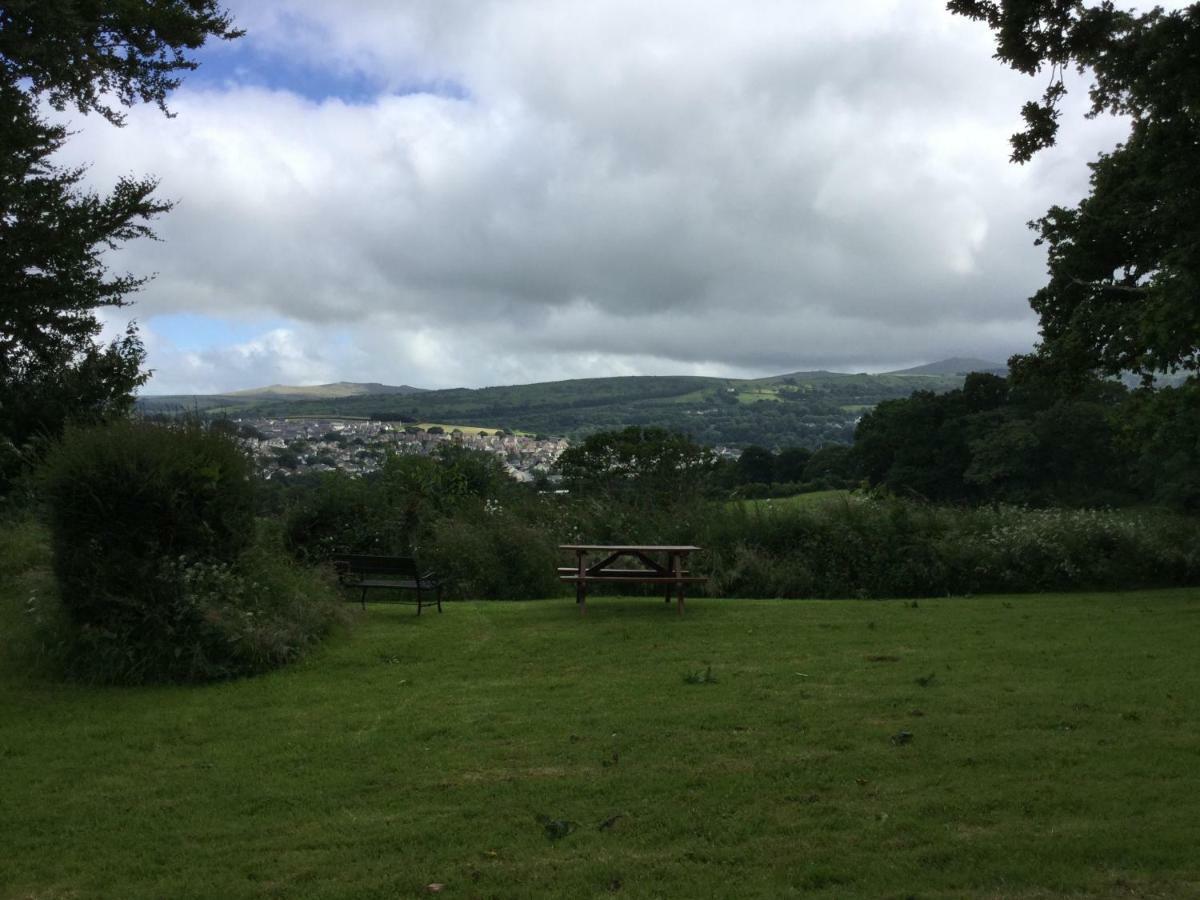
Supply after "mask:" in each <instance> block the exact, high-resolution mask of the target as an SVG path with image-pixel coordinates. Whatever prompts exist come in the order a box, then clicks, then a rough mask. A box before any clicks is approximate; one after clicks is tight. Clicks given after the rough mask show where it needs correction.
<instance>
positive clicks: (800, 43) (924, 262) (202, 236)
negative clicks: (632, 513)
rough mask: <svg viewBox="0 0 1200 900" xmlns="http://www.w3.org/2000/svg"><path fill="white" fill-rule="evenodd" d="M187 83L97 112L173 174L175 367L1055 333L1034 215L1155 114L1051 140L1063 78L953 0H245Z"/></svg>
mask: <svg viewBox="0 0 1200 900" xmlns="http://www.w3.org/2000/svg"><path fill="white" fill-rule="evenodd" d="M226 6H227V8H228V9H229V11H230V12H231V13H232V14H233V17H234V19H235V21H236V22H237V24H238V25H239V26H240V27H243V28H245V29H246V31H247V34H246V36H245V37H244V38H242V39H240V40H237V41H234V42H221V43H218V44H215V45H213V44H209V45H207V46H205V47H204V48H202V49H201V50H200V51H199V52H198V54H197V56H196V58H197V59H198V60H199V62H200V63H201V66H200V68H199V69H198V70H197V71H196V72H195V73H192V74H190V75H188V76H187V78H186V79H185V82H184V84H183V85H182V87H181V88H180V89H179V90H178V91H176V92H175V93H174V94H173V95H172V97H171V100H170V107H171V110H172V111H173V112H174V113H175V116H174V118H170V119H168V118H165V117H164V116H163V115H162V114H161V113H160V112H159V111H158V110H157V109H156V108H154V107H139V108H135V109H134V110H132V111H130V113H129V115H128V120H127V124H126V126H125V127H124V128H115V127H113V126H111V125H109V124H108V123H106V122H104V121H103V120H101V119H99V118H98V117H95V116H82V115H80V114H79V113H73V114H71V115H69V116H68V117H67V118H68V119H69V121H70V125H71V128H72V130H73V131H74V136H73V137H72V138H71V140H70V141H69V142H68V145H67V147H66V148H65V149H64V150H63V151H62V153H61V156H62V159H63V161H64V162H67V163H87V164H88V165H89V166H90V168H89V170H88V176H87V177H88V180H89V182H90V184H91V185H92V186H93V187H94V189H95V190H97V191H105V190H107V189H108V188H110V187H111V185H112V183H113V182H114V181H115V179H117V178H118V177H120V176H122V175H130V174H132V175H145V174H153V175H154V176H156V177H157V178H159V179H160V184H159V189H158V195H159V196H161V197H163V198H167V199H171V200H174V201H176V203H177V205H176V207H175V209H173V210H172V211H171V212H170V213H169V214H167V215H166V216H164V217H162V218H160V219H159V220H157V222H156V223H155V228H156V232H157V235H158V238H159V240H157V241H146V240H142V241H136V242H133V243H130V244H128V245H127V246H125V247H123V248H121V249H119V250H117V251H115V252H112V253H110V254H109V255H108V259H107V262H108V264H109V265H110V267H111V268H112V269H114V270H116V271H122V272H124V271H129V272H133V273H135V274H154V275H155V277H154V279H153V281H152V282H151V283H150V284H149V285H148V286H147V287H145V288H144V289H143V290H142V291H141V292H140V293H139V294H137V295H136V297H135V298H134V300H135V302H134V303H133V304H132V305H130V306H128V307H123V308H120V309H115V310H108V311H106V312H105V314H104V321H105V323H106V326H107V328H108V330H109V332H110V333H115V332H117V331H119V330H121V329H123V327H124V325H125V323H126V322H127V321H128V320H129V319H130V318H134V319H136V320H137V322H138V326H139V329H140V331H141V334H142V338H143V340H144V342H145V344H146V348H147V352H148V361H147V364H148V366H149V367H150V368H151V369H152V370H153V372H154V374H153V376H152V378H151V380H150V382H149V384H148V385H147V387H146V388H145V389H144V392H145V393H151V394H176V393H185V394H193V393H216V392H221V391H228V390H235V389H239V388H250V387H257V386H261V385H267V384H273V383H284V384H318V383H325V382H331V381H377V382H383V383H387V384H411V385H416V386H419V387H426V388H441V387H459V386H461V387H479V386H484V385H493V384H519V383H527V382H535V381H551V380H558V379H562V378H580V377H599V376H609V375H633V374H646V375H654V374H699V375H715V376H720V377H757V376H762V375H771V374H782V373H785V372H793V371H804V370H812V369H830V370H834V371H847V372H854V371H886V370H890V369H896V368H901V367H904V366H908V365H914V364H918V363H923V362H929V361H932V360H936V359H941V358H945V357H949V356H974V357H980V358H983V359H988V360H995V361H1003V360H1005V359H1007V358H1008V357H1009V356H1010V355H1011V354H1013V353H1018V352H1025V351H1027V350H1029V349H1030V348H1031V347H1032V345H1033V344H1034V342H1035V341H1036V338H1037V320H1036V317H1035V316H1034V314H1033V313H1032V311H1031V310H1030V308H1029V305H1028V298H1029V296H1030V295H1031V294H1032V293H1033V292H1034V291H1035V290H1037V288H1038V287H1039V286H1040V284H1041V283H1042V281H1043V279H1044V275H1045V257H1044V251H1043V250H1042V249H1040V248H1038V247H1035V246H1034V245H1033V234H1032V232H1030V231H1029V229H1028V228H1027V226H1026V222H1028V221H1029V220H1030V219H1033V218H1036V217H1037V216H1039V215H1041V214H1043V213H1044V212H1045V210H1046V209H1047V208H1048V207H1049V206H1051V205H1053V204H1055V203H1061V204H1074V203H1076V202H1078V200H1079V199H1080V198H1081V197H1082V196H1083V195H1084V193H1085V191H1086V188H1087V175H1088V170H1087V166H1086V163H1087V161H1088V160H1091V159H1094V158H1095V155H1096V153H1097V152H1098V151H1100V150H1104V149H1109V148H1111V147H1112V146H1113V145H1114V144H1115V143H1116V142H1117V141H1118V140H1120V139H1121V137H1122V135H1123V134H1124V132H1125V128H1124V126H1123V125H1122V123H1120V122H1118V121H1114V120H1112V119H1107V118H1101V119H1097V120H1093V121H1087V120H1085V119H1084V118H1083V116H1082V115H1081V113H1082V111H1083V108H1084V107H1083V104H1084V102H1085V101H1086V96H1085V95H1086V86H1087V82H1086V79H1085V78H1084V77H1083V76H1079V75H1072V76H1071V77H1070V78H1069V79H1068V88H1069V89H1072V93H1071V94H1070V95H1069V97H1068V102H1067V104H1066V112H1065V115H1064V118H1063V131H1062V134H1061V137H1060V140H1059V144H1058V146H1056V147H1054V148H1052V149H1051V150H1049V151H1047V152H1043V153H1041V154H1039V155H1038V156H1037V157H1036V158H1035V160H1034V161H1033V162H1032V163H1030V164H1027V165H1024V166H1020V165H1016V164H1013V163H1010V162H1009V161H1008V156H1009V153H1010V147H1009V145H1008V137H1009V135H1011V134H1012V132H1013V131H1015V130H1017V129H1018V128H1019V127H1020V117H1019V110H1020V106H1021V104H1022V103H1023V102H1024V101H1025V100H1028V99H1032V98H1034V97H1036V96H1037V95H1038V94H1040V92H1041V90H1042V88H1043V87H1044V78H1042V77H1038V78H1032V79H1031V78H1028V77H1025V76H1022V75H1019V74H1017V73H1014V72H1012V71H1010V70H1009V69H1007V68H1005V67H1004V66H1002V65H1001V64H1000V63H998V62H997V61H995V60H994V59H992V53H993V46H992V40H991V35H990V33H989V32H988V30H987V29H986V27H984V26H983V25H981V24H979V23H975V22H970V21H968V20H965V19H961V18H958V17H954V16H951V15H950V14H949V13H948V12H946V11H945V10H944V9H943V7H942V4H941V3H939V2H930V0H856V2H855V3H853V4H847V3H845V2H844V0H805V2H803V3H797V2H795V0H786V2H782V0H781V2H774V0H752V2H745V3H732V2H728V0H725V2H709V0H657V2H655V3H645V2H644V0H603V2H600V3H590V4H580V3H569V2H562V0H556V2H551V0H503V2H500V0H495V2H493V0H409V2H405V3H403V4H397V3H394V2H392V0H355V2H347V3H339V4H332V3H329V2H328V0H290V2H283V0H228V2H227V3H226Z"/></svg>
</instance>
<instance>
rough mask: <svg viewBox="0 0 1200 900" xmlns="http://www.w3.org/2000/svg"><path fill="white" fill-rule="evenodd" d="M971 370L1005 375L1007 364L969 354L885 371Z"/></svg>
mask: <svg viewBox="0 0 1200 900" xmlns="http://www.w3.org/2000/svg"><path fill="white" fill-rule="evenodd" d="M971 372H988V373H990V374H992V375H1007V374H1008V366H1006V365H1004V364H1003V363H997V362H989V361H988V360H986V359H972V358H971V357H969V356H954V357H951V358H950V359H942V360H938V361H937V362H931V363H926V364H925V365H923V366H913V367H912V368H911V369H900V370H899V371H896V372H887V373H886V374H888V375H967V374H969V373H971Z"/></svg>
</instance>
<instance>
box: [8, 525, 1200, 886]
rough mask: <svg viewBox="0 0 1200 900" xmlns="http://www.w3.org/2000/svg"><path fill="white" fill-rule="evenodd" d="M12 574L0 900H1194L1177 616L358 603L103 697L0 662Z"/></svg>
mask: <svg viewBox="0 0 1200 900" xmlns="http://www.w3.org/2000/svg"><path fill="white" fill-rule="evenodd" d="M17 550H18V554H19V556H20V558H19V559H17V561H16V562H13V558H12V557H10V560H9V563H8V565H7V567H6V569H3V570H0V576H3V577H0V626H2V627H0V631H3V632H4V634H5V635H7V638H5V637H3V636H0V653H4V654H5V657H4V659H3V660H2V661H0V722H2V723H3V728H2V729H0V759H2V760H3V765H2V766H0V841H2V842H3V846H4V848H5V849H4V854H3V863H2V865H0V898H5V900H18V898H20V900H24V898H68V897H70V898H77V897H78V898H83V897H122V898H156V897H172V898H189V897H195V898H209V897H226V898H239V897H245V898H266V897H320V898H332V897H355V898H373V897H379V898H383V897H389V898H390V897H422V896H428V895H429V888H428V886H429V885H433V884H436V885H443V886H444V888H443V890H441V891H440V895H441V896H446V897H570V898H578V897H591V896H594V897H610V896H617V897H734V896H736V897H791V896H797V897H798V896H803V897H825V898H845V897H897V898H900V897H921V898H952V897H953V898H958V897H964V896H972V897H993V898H1000V897H1004V898H1045V897H1058V896H1078V895H1087V896H1092V897H1129V896H1136V897H1162V898H1176V897H1184V896H1196V895H1197V894H1198V893H1200V858H1198V857H1197V855H1196V853H1195V848H1196V847H1197V846H1200V815H1198V813H1200V800H1198V799H1197V798H1198V797H1200V744H1197V741H1196V729H1197V723H1198V722H1200V669H1198V668H1197V667H1196V665H1195V657H1196V649H1197V640H1196V626H1197V624H1200V591H1196V590H1177V591H1155V592H1137V593H1125V594H1108V595H1057V596H1055V595H1033V596H1019V597H1017V596H1013V597H978V598H972V599H939V600H921V601H919V602H915V603H914V602H908V601H876V602H869V601H728V600H725V601H723V600H703V599H697V600H694V601H692V602H691V603H690V604H689V608H688V611H687V614H686V616H684V617H683V618H677V617H676V616H675V615H674V614H673V612H672V611H671V610H670V608H667V607H664V605H663V604H662V603H661V602H658V601H656V600H651V599H647V598H633V597H626V598H615V597H609V598H605V597H599V598H597V599H596V600H595V601H594V603H592V604H589V606H590V611H589V615H588V617H587V618H586V619H585V618H581V617H580V616H578V615H577V614H576V610H575V607H574V604H573V603H572V602H570V601H569V600H554V601H542V602H525V603H507V604H505V603H457V604H448V605H447V609H446V612H445V614H443V615H440V616H439V615H437V614H436V613H428V612H427V613H426V614H424V615H422V616H421V617H420V618H418V617H417V616H416V615H415V614H414V612H413V610H412V608H411V607H389V606H385V605H378V604H377V605H370V606H369V607H368V610H367V612H366V613H365V614H357V613H356V616H357V621H356V624H355V625H354V626H353V627H351V628H350V629H349V630H348V631H345V632H343V633H342V634H340V635H339V636H337V637H336V638H334V639H333V640H332V641H331V642H330V643H329V644H328V645H327V646H326V647H325V649H324V650H323V651H322V652H320V653H319V654H318V655H315V656H313V657H311V658H310V659H308V660H307V661H306V662H304V663H302V664H299V665H296V666H294V667H292V668H290V669H287V670H283V671H279V672H277V673H274V674H272V675H269V676H265V677H260V678H256V679H250V680H243V681H237V682H232V683H224V684H216V685H213V686H209V687H191V688H176V687H159V688H142V689H113V688H94V687H86V686H78V685H64V684H61V683H56V682H53V681H51V680H48V679H47V678H45V677H44V676H41V675H38V674H36V672H35V671H33V670H31V669H30V668H29V664H28V662H27V661H26V660H24V659H23V658H22V654H21V653H20V652H18V650H17V645H16V644H15V643H13V642H12V641H11V638H12V636H13V635H14V634H19V633H20V632H21V629H22V628H24V627H25V626H24V625H23V624H22V614H21V610H22V608H23V607H24V605H25V602H26V600H27V598H28V596H29V595H30V593H36V592H44V591H46V590H48V589H49V588H48V579H47V576H46V574H45V572H44V569H41V568H39V567H38V565H37V563H38V560H39V558H40V556H41V553H40V551H39V550H38V548H37V547H36V546H33V544H31V543H29V542H26V544H25V545H24V546H23V548H17ZM30 566H32V568H30ZM5 640H8V643H5V642H4V641H5Z"/></svg>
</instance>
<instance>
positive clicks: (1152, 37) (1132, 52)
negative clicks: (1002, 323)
mask: <svg viewBox="0 0 1200 900" xmlns="http://www.w3.org/2000/svg"><path fill="white" fill-rule="evenodd" d="M948 8H949V9H950V11H951V12H953V13H957V14H959V15H964V16H968V17H970V18H973V19H977V20H981V21H984V22H986V23H987V25H988V26H989V27H990V28H991V29H992V30H993V31H994V32H995V33H996V47H997V52H996V58H997V59H999V60H1001V61H1002V62H1004V63H1007V64H1008V65H1009V66H1011V67H1012V68H1014V69H1016V70H1018V71H1021V72H1025V73H1027V74H1029V75H1033V74H1037V73H1044V72H1045V70H1046V69H1048V70H1049V86H1048V87H1047V88H1046V90H1045V92H1044V94H1043V95H1042V97H1041V99H1040V101H1037V102H1034V101H1031V102H1029V103H1026V104H1025V106H1024V108H1023V109H1022V115H1023V117H1024V119H1025V128H1024V130H1023V131H1021V132H1019V133H1017V134H1015V135H1013V138H1012V145H1013V153H1012V159H1013V160H1014V161H1016V162H1026V161H1028V160H1029V159H1030V158H1032V156H1033V155H1034V154H1035V153H1036V152H1037V151H1038V150H1040V149H1043V148H1045V147H1048V146H1050V145H1052V144H1053V143H1054V141H1055V137H1056V134H1057V130H1058V120H1059V118H1060V110H1059V103H1060V101H1061V100H1062V98H1063V96H1065V95H1066V92H1067V88H1066V83H1065V80H1064V76H1065V74H1066V73H1067V71H1068V70H1069V69H1071V68H1075V69H1076V70H1077V71H1079V72H1080V73H1082V72H1085V71H1087V72H1090V73H1091V76H1092V79H1093V80H1092V85H1091V89H1090V97H1091V111H1090V113H1089V115H1092V116H1095V115H1100V114H1102V113H1111V114H1113V115H1120V116H1124V117H1127V118H1128V119H1129V122H1130V133H1129V138H1128V139H1127V140H1126V141H1125V142H1124V143H1123V144H1120V145H1118V146H1117V147H1116V148H1115V149H1114V150H1112V151H1111V152H1108V153H1101V154H1100V155H1099V157H1098V159H1097V160H1096V161H1095V162H1093V163H1090V168H1091V170H1092V174H1091V192H1090V194H1089V195H1088V196H1087V197H1086V198H1085V199H1084V200H1083V201H1082V202H1080V203H1079V205H1078V206H1076V207H1075V208H1073V209H1068V208H1066V207H1062V206H1055V207H1053V208H1052V209H1050V210H1049V211H1048V212H1047V213H1046V215H1045V216H1043V217H1042V218H1041V219H1038V220H1037V221H1036V222H1032V223H1030V225H1031V227H1032V228H1033V229H1034V230H1035V231H1036V232H1037V234H1038V239H1037V243H1038V244H1045V245H1046V247H1047V249H1048V260H1049V273H1050V280H1049V283H1048V284H1047V285H1046V286H1045V287H1043V288H1042V289H1041V290H1039V291H1038V292H1037V293H1036V294H1035V295H1034V296H1033V298H1031V301H1030V302H1031V304H1032V306H1033V308H1034V309H1035V310H1036V311H1037V313H1038V315H1039V317H1040V320H1041V335H1042V339H1041V342H1040V344H1039V347H1038V354H1039V355H1040V356H1042V357H1044V358H1045V359H1046V360H1047V361H1048V362H1050V363H1051V364H1052V365H1053V366H1054V367H1056V368H1057V369H1058V370H1059V371H1060V372H1062V373H1071V374H1073V375H1076V376H1078V375H1079V374H1080V373H1085V372H1088V371H1099V372H1102V373H1107V374H1117V373H1120V372H1122V371H1131V372H1135V373H1139V374H1141V375H1142V376H1143V378H1144V379H1146V381H1147V382H1149V380H1150V379H1151V378H1152V377H1153V375H1154V373H1156V372H1163V371H1172V372H1173V371H1178V370H1184V371H1187V372H1190V373H1193V377H1195V373H1196V372H1197V371H1198V370H1200V315H1198V314H1197V297H1198V296H1200V120H1198V119H1197V117H1196V109H1197V105H1198V104H1200V65H1197V62H1196V60H1197V59H1200V4H1193V5H1191V6H1189V7H1188V8H1186V9H1184V10H1178V11H1174V12H1164V11H1163V10H1162V9H1160V8H1155V9H1153V10H1151V11H1150V12H1147V13H1143V14H1135V13H1131V12H1124V11H1122V10H1118V9H1116V8H1115V7H1114V5H1113V4H1112V3H1111V2H1107V0H1105V2H1100V3H1092V4H1089V5H1085V4H1084V3H1082V2H1078V0H951V2H950V3H949V4H948Z"/></svg>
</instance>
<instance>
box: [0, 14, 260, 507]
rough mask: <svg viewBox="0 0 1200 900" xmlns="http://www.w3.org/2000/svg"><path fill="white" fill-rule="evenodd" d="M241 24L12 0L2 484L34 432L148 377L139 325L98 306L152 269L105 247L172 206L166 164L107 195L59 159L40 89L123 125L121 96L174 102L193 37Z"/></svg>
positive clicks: (115, 398) (1, 188)
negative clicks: (119, 322) (129, 266)
mask: <svg viewBox="0 0 1200 900" xmlns="http://www.w3.org/2000/svg"><path fill="white" fill-rule="evenodd" d="M238 34H239V32H237V31H235V30H233V29H232V27H231V25H230V22H229V18H228V16H227V14H225V13H224V12H222V11H221V10H220V9H219V7H218V6H217V3H216V2H215V0H2V2H0V495H3V494H4V493H5V492H6V489H7V487H8V483H9V479H10V477H11V476H12V475H13V474H14V472H16V471H17V470H19V469H20V468H21V466H22V465H23V461H24V460H25V459H26V458H28V456H29V451H30V446H31V445H30V442H31V441H33V442H36V441H37V439H39V438H43V437H53V436H55V435H56V434H57V433H58V432H59V431H61V429H62V426H63V423H64V422H66V421H68V420H70V419H77V420H86V419H94V418H98V417H104V416H105V415H108V414H111V413H113V412H120V411H123V410H125V409H127V408H128V407H129V405H130V403H131V396H132V391H133V390H134V389H135V388H136V387H137V386H138V385H139V384H141V383H143V382H144V381H145V378H146V376H145V375H144V374H143V373H142V372H141V365H142V362H143V361H144V353H143V350H142V345H141V343H140V342H139V341H138V339H137V334H136V331H135V330H134V329H133V327H132V326H131V327H130V329H129V330H128V331H127V332H126V334H125V336H124V337H123V338H121V339H119V340H117V341H114V342H113V343H112V344H111V345H109V346H108V347H106V348H105V347H101V346H99V345H97V343H96V338H97V336H98V335H99V332H100V323H99V321H98V320H97V318H96V310H98V309H101V308H103V307H113V306H123V305H125V304H126V303H127V302H128V299H127V298H128V295H129V294H131V293H132V292H134V291H136V290H137V289H138V288H139V287H141V285H142V284H143V283H144V282H145V278H144V277H139V276H136V275H132V274H120V273H117V274H113V273H110V272H108V271H107V269H106V267H105V265H104V261H103V255H104V253H105V251H107V250H110V249H114V248H116V247H119V246H120V245H122V244H123V243H125V242H127V241H130V240H134V239H137V238H146V237H153V234H152V232H151V229H150V222H151V221H152V220H153V219H154V218H155V217H156V216H158V215H160V214H161V213H164V212H166V211H167V210H168V209H170V207H171V204H170V203H166V202H162V201H158V200H155V199H154V198H153V196H152V194H153V192H154V189H155V187H156V182H155V180H154V179H153V178H135V177H126V178H122V179H120V180H119V181H118V182H117V184H116V185H115V186H114V187H113V189H112V192H111V193H110V194H109V195H108V196H100V195H98V194H96V193H94V192H92V191H89V190H86V189H84V188H83V187H82V181H83V176H84V170H83V169H81V168H73V169H71V168H63V167H61V166H58V165H55V163H54V154H55V153H56V151H58V150H59V149H60V148H61V147H62V145H63V144H64V142H65V141H66V140H67V138H68V136H69V132H68V131H67V129H66V127H65V126H63V125H61V124H54V123H51V122H48V121H46V120H45V119H44V118H43V117H42V116H41V115H40V114H39V112H38V107H37V104H38V101H39V100H46V101H48V102H49V103H50V104H51V105H52V106H54V107H56V108H58V109H65V108H66V107H67V106H68V105H71V106H73V107H75V108H77V109H78V110H80V111H82V112H96V113H99V114H100V115H102V116H104V117H105V118H106V119H108V120H109V121H110V122H112V123H114V124H117V125H119V124H121V122H122V117H121V115H120V114H119V112H118V111H117V109H116V108H115V107H114V105H113V104H114V103H115V104H116V105H117V106H122V105H124V106H128V105H131V104H133V103H135V102H139V101H144V102H153V103H155V104H157V105H158V106H159V107H160V108H162V109H163V110H164V111H165V110H166V99H167V95H168V94H169V92H170V91H171V90H172V89H173V88H175V87H176V86H177V85H178V84H179V79H178V77H177V73H179V72H181V71H186V70H189V69H192V68H195V63H194V62H192V61H190V60H188V59H187V56H186V51H188V50H191V49H195V48H197V47H199V46H200V45H201V44H202V43H203V42H204V41H205V39H206V38H209V37H219V38H233V37H237V36H238Z"/></svg>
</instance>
